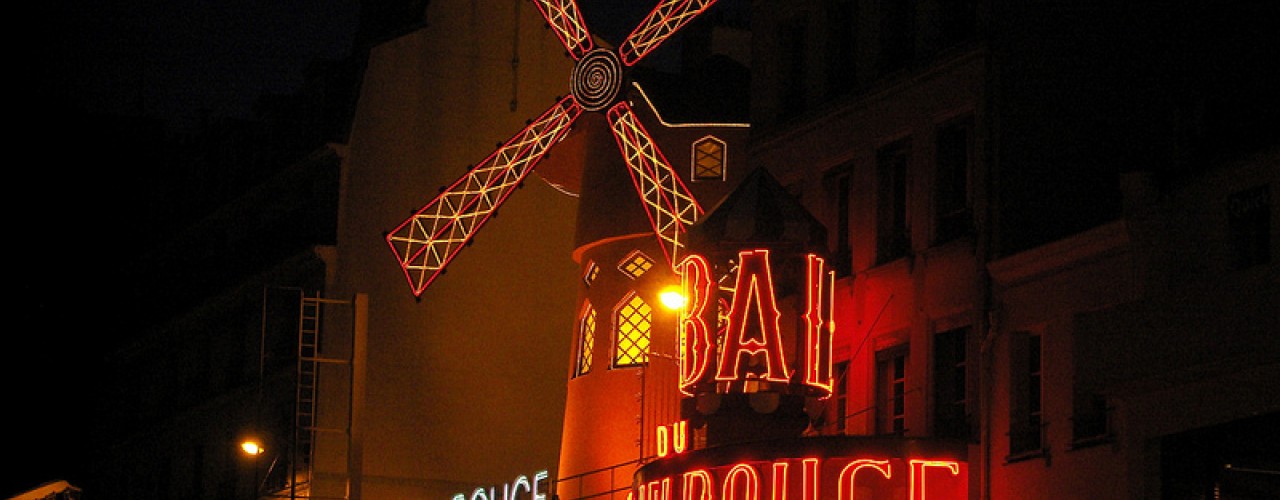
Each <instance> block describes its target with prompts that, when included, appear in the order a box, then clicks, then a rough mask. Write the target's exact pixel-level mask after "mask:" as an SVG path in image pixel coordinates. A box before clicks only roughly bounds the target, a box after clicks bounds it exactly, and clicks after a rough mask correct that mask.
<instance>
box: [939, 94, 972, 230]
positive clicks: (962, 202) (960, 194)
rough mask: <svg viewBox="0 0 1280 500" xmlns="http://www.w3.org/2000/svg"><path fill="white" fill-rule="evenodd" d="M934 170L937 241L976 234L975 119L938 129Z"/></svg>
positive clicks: (954, 121) (959, 121)
mask: <svg viewBox="0 0 1280 500" xmlns="http://www.w3.org/2000/svg"><path fill="white" fill-rule="evenodd" d="M935 140H936V145H937V149H936V154H937V158H936V162H935V167H936V168H935V170H934V179H933V182H934V200H933V202H934V204H933V208H934V225H935V227H934V242H935V243H945V242H947V241H951V240H954V239H956V238H958V237H960V236H963V235H966V234H969V233H970V232H971V231H972V225H973V223H972V220H973V210H972V203H971V202H970V196H969V184H970V182H969V173H970V169H969V164H970V158H971V155H972V151H973V119H972V118H971V117H965V118H960V119H956V120H952V121H951V122H948V123H946V124H944V125H942V126H941V127H939V128H938V132H937V137H936V138H935Z"/></svg>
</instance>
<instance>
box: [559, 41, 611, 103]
mask: <svg viewBox="0 0 1280 500" xmlns="http://www.w3.org/2000/svg"><path fill="white" fill-rule="evenodd" d="M569 84H570V91H571V92H573V97H574V99H577V101H578V104H579V105H580V106H582V109H583V110H586V111H599V110H602V109H604V108H607V107H609V105H610V104H613V101H614V100H615V99H617V98H618V93H619V92H620V91H621V90H622V61H620V60H618V56H617V54H614V53H613V51H610V50H608V49H596V50H593V51H591V52H588V53H587V54H586V55H584V56H582V59H579V60H578V64H577V65H575V66H574V67H573V76H572V77H571V78H570V81H569Z"/></svg>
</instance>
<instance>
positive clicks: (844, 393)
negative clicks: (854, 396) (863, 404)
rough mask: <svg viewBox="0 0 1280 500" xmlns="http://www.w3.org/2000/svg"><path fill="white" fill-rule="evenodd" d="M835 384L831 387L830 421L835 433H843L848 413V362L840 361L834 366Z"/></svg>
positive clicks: (846, 424) (846, 427)
mask: <svg viewBox="0 0 1280 500" xmlns="http://www.w3.org/2000/svg"><path fill="white" fill-rule="evenodd" d="M832 368H834V372H835V377H836V379H835V384H834V386H833V387H832V388H831V389H832V392H831V401H832V404H831V406H832V408H833V410H832V413H833V414H832V416H831V418H832V423H834V424H835V425H834V426H833V428H834V429H835V433H836V434H844V433H845V430H846V429H848V423H847V422H846V419H847V418H848V415H849V362H848V361H841V362H839V363H836V365H835V366H834V367H832Z"/></svg>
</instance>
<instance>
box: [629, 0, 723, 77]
mask: <svg viewBox="0 0 1280 500" xmlns="http://www.w3.org/2000/svg"><path fill="white" fill-rule="evenodd" d="M714 3H716V0H662V1H661V2H659V3H658V6H657V7H654V9H653V10H652V11H650V12H649V16H648V17H646V18H645V19H644V20H643V21H640V25H639V26H636V29H635V30H634V31H632V32H631V34H630V35H627V39H626V40H625V41H623V42H622V46H621V47H619V48H618V55H619V56H620V58H621V59H622V62H623V63H625V64H626V65H627V66H632V65H635V63H637V62H639V61H640V59H642V58H644V56H646V55H648V54H649V53H650V52H653V49H656V48H658V45H660V44H662V42H664V41H666V39H667V38H669V37H670V36H671V35H672V34H674V33H675V32H676V31H677V30H679V29H680V28H681V27H683V26H684V25H686V24H689V21H692V20H693V18H695V17H697V16H698V14H701V13H702V12H703V11H705V10H707V7H710V6H711V4H714Z"/></svg>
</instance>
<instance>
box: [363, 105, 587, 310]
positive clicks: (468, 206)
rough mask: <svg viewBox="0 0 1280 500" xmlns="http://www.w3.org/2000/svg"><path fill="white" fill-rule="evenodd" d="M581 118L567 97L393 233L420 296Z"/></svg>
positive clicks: (393, 242) (394, 248)
mask: <svg viewBox="0 0 1280 500" xmlns="http://www.w3.org/2000/svg"><path fill="white" fill-rule="evenodd" d="M581 114H582V107H581V106H579V105H578V102H577V101H576V100H575V99H574V98H573V96H566V97H565V98H563V99H561V100H560V101H559V102H557V103H556V104H553V105H552V106H551V108H549V109H548V110H547V111H546V112H544V113H543V114H542V115H541V116H539V117H538V118H537V119H536V120H533V122H532V123H530V124H529V126H527V127H525V128H524V129H522V130H521V131H520V132H517V133H516V134H515V135H514V136H512V137H511V139H508V140H507V142H506V143H504V144H503V145H502V146H500V147H498V149H497V150H495V151H494V152H493V153H491V154H490V155H489V156H488V157H486V158H485V159H484V161H481V162H480V163H478V164H476V167H475V168H472V169H471V170H470V171H469V172H467V173H466V174H464V175H463V176H462V177H460V178H458V180H456V181H454V183H453V184H451V185H449V187H448V188H446V189H445V190H444V191H442V192H441V193H440V194H439V195H438V196H436V197H435V198H434V199H432V200H431V201H430V202H428V203H427V204H426V205H424V206H423V207H422V208H421V209H419V210H418V211H417V212H414V214H413V215H412V216H410V217H409V218H408V219H405V220H404V222H401V223H400V225H398V226H396V228H395V229H392V230H391V231H390V232H389V233H387V235H386V238H385V239H386V242H387V245H388V246H390V247H391V252H392V253H394V254H395V256H396V260H397V262H399V264H400V269H401V270H402V271H403V272H404V276H405V279H406V280H408V281H409V287H410V289H412V291H413V295H414V296H415V297H420V296H422V292H423V290H426V289H427V286H429V285H431V282H432V281H435V279H436V278H437V277H439V276H440V273H441V271H443V270H444V268H445V267H446V266H448V265H449V262H451V261H453V258H454V257H456V256H457V255H458V252H459V251H461V250H462V248H463V247H465V246H466V243H467V242H469V241H471V238H472V237H474V236H475V234H476V232H477V231H479V230H480V228H481V227H483V226H484V224H485V223H486V222H488V221H489V218H490V217H491V216H492V215H493V212H495V211H496V210H497V209H498V207H499V206H501V205H502V203H503V202H505V201H506V200H507V197H508V196H510V195H511V193H512V192H513V191H514V190H515V188H516V187H517V186H519V185H520V183H521V182H522V181H523V180H524V178H525V176H527V175H529V173H530V172H532V171H533V169H534V168H535V167H537V165H538V162H540V161H542V158H544V157H545V156H546V154H547V151H548V150H549V149H550V148H551V146H552V145H554V144H556V143H557V142H560V140H561V139H563V138H564V136H565V134H567V133H568V131H569V127H570V126H572V125H573V123H574V122H575V121H576V120H577V119H578V116H580V115H581Z"/></svg>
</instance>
